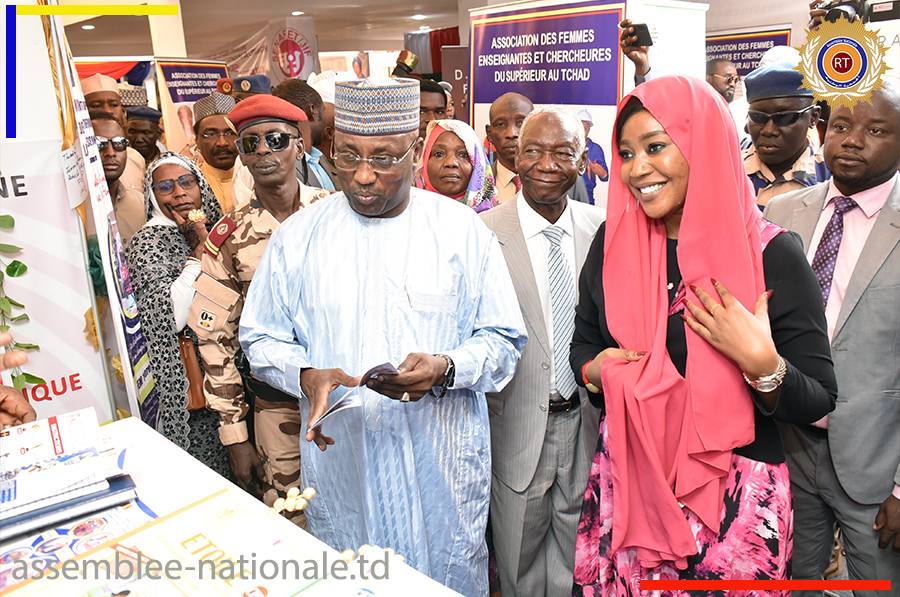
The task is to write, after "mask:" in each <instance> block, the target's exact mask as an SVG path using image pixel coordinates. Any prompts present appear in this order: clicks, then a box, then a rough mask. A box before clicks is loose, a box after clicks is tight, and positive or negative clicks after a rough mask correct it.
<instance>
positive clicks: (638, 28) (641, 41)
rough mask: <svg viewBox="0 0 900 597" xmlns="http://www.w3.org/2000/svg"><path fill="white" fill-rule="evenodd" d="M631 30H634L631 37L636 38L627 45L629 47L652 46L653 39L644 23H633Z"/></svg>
mask: <svg viewBox="0 0 900 597" xmlns="http://www.w3.org/2000/svg"><path fill="white" fill-rule="evenodd" d="M631 28H632V29H634V33H632V35H635V36H637V39H636V40H635V41H633V42H632V43H630V44H628V45H629V46H652V45H653V38H652V37H650V29H648V28H647V25H646V24H644V23H633V24H632V25H631Z"/></svg>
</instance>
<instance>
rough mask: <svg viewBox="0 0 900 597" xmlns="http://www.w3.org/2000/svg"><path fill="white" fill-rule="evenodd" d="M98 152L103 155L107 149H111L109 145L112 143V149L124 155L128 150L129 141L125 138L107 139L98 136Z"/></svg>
mask: <svg viewBox="0 0 900 597" xmlns="http://www.w3.org/2000/svg"><path fill="white" fill-rule="evenodd" d="M96 137H97V151H99V152H100V153H103V152H104V151H106V148H107V147H109V144H110V143H112V147H113V149H114V150H116V151H117V152H119V153H122V152H123V151H125V150H126V149H128V139H126V138H125V137H113V138H112V139H107V138H106V137H101V136H100V135H97V136H96Z"/></svg>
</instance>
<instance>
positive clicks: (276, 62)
mask: <svg viewBox="0 0 900 597" xmlns="http://www.w3.org/2000/svg"><path fill="white" fill-rule="evenodd" d="M210 59H212V60H221V61H223V62H225V63H226V64H227V65H228V72H229V74H230V75H231V76H232V77H235V76H240V75H255V74H263V75H267V76H268V77H269V79H271V81H272V84H273V85H275V84H277V83H280V82H281V81H284V80H285V79H303V80H306V78H307V77H309V75H310V74H312V73H314V72H316V73H317V72H319V71H320V70H321V69H320V68H319V43H318V41H317V40H316V25H315V22H314V21H313V18H312V17H290V18H287V19H278V20H275V21H269V23H268V24H267V25H266V26H265V27H264V28H262V29H260V30H259V31H257V32H256V33H254V34H253V35H251V36H250V37H248V38H247V39H245V40H243V41H237V42H236V43H231V44H228V46H226V47H225V48H223V49H222V50H220V51H218V52H216V53H214V54H213V55H212V56H210Z"/></svg>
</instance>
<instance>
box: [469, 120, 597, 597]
mask: <svg viewBox="0 0 900 597" xmlns="http://www.w3.org/2000/svg"><path fill="white" fill-rule="evenodd" d="M518 142H519V145H518V152H517V156H516V164H517V166H518V171H519V173H520V174H519V175H520V176H521V180H522V189H521V191H520V192H519V193H518V194H517V195H516V197H515V198H514V200H512V201H509V202H508V203H506V204H503V205H500V206H498V207H496V208H494V209H491V210H488V211H486V212H484V213H483V214H482V215H481V217H482V219H483V220H484V222H485V223H486V224H487V225H488V227H489V228H490V229H491V230H493V231H494V233H495V234H496V235H497V238H498V239H499V241H500V246H501V248H502V250H503V256H504V258H505V259H506V263H507V266H508V267H509V270H510V273H511V274H512V278H513V286H514V287H515V292H516V295H517V298H518V301H519V305H520V308H521V309H522V315H523V318H524V319H525V325H526V328H527V331H528V337H529V339H530V341H529V343H528V345H526V347H525V350H524V351H523V353H522V358H521V360H520V361H519V364H518V367H517V368H516V374H515V376H514V377H513V379H512V381H511V382H510V383H509V385H508V386H506V388H505V389H504V390H503V391H501V392H499V393H493V394H488V410H489V413H490V419H491V448H492V450H491V451H492V461H493V470H492V483H491V528H492V536H493V539H494V548H495V555H496V557H497V565H498V568H499V572H500V585H501V590H502V592H503V595H504V596H507V595H509V596H515V595H523V596H528V597H532V596H539V595H551V596H562V595H570V594H571V591H572V574H573V569H574V564H575V532H576V530H577V526H578V517H579V515H580V513H581V502H582V494H583V492H584V488H585V485H586V483H587V476H588V472H589V468H590V462H591V457H592V456H593V451H594V448H595V447H596V443H597V429H598V424H599V411H598V410H597V409H595V408H594V407H593V406H591V405H590V404H589V403H588V401H587V397H586V395H585V394H584V390H579V389H578V386H577V385H576V382H575V376H574V374H573V372H572V369H571V367H570V365H569V344H570V343H571V341H572V332H573V330H574V322H575V304H576V298H577V296H576V295H577V280H578V274H579V272H580V270H581V266H582V264H583V263H584V259H585V257H586V255H587V252H588V248H589V247H590V244H591V241H592V239H593V238H594V234H595V233H596V232H597V228H598V227H599V226H600V222H601V221H602V219H603V215H604V212H603V210H602V209H600V208H597V207H593V206H591V205H587V204H584V203H579V202H577V201H574V200H572V199H570V198H569V196H568V193H569V190H570V189H571V188H572V186H573V185H574V183H575V181H576V179H578V178H579V177H580V176H581V174H582V173H583V171H584V167H585V159H586V156H585V153H586V152H585V137H584V127H583V126H582V124H581V122H579V120H578V119H577V118H576V117H575V116H574V115H573V114H571V113H568V112H565V111H562V110H559V109H553V108H544V109H538V110H536V111H534V112H532V113H531V114H530V115H529V116H528V117H527V118H525V121H524V123H523V124H522V127H521V131H520V134H519V136H518Z"/></svg>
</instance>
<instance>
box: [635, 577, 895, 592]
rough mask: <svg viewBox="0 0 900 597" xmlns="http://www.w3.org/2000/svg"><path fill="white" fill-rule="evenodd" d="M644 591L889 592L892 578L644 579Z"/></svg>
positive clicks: (642, 588)
mask: <svg viewBox="0 0 900 597" xmlns="http://www.w3.org/2000/svg"><path fill="white" fill-rule="evenodd" d="M640 586H641V590H642V591H752V590H762V591H824V590H826V589H829V590H843V591H890V590H891V581H889V580H642V581H641V585H640Z"/></svg>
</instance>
